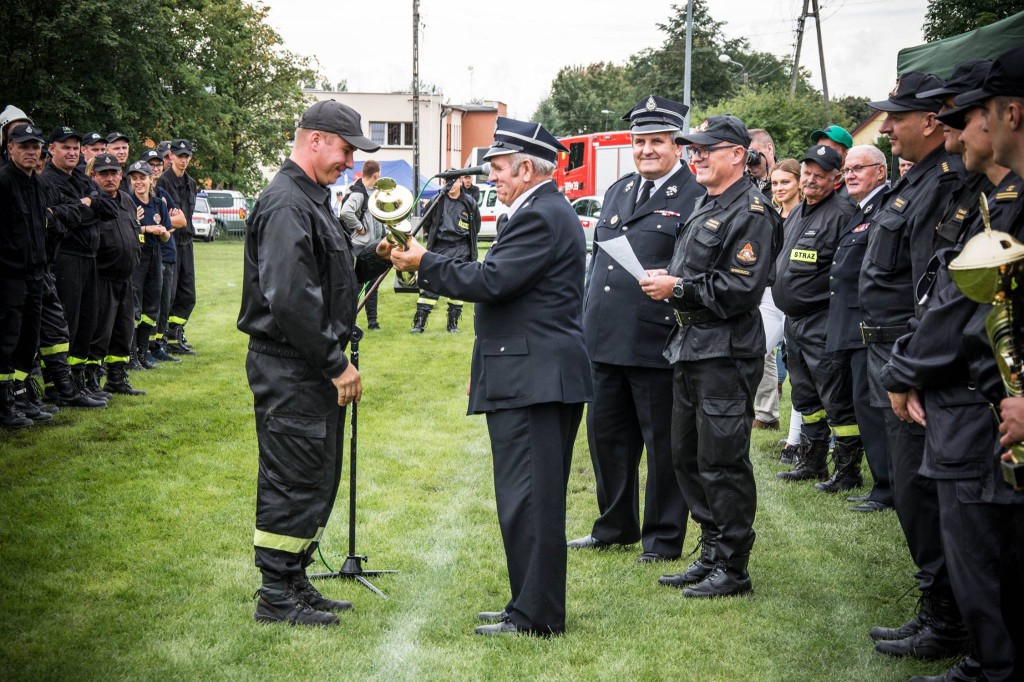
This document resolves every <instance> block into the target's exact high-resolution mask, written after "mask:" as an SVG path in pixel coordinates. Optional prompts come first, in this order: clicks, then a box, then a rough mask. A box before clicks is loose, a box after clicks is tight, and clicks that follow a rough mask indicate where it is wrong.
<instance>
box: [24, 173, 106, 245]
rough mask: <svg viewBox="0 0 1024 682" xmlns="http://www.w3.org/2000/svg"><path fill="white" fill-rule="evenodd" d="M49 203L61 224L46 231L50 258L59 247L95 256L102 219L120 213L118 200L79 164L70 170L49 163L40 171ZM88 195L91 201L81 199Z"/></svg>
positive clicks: (47, 203)
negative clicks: (86, 203) (68, 171)
mask: <svg viewBox="0 0 1024 682" xmlns="http://www.w3.org/2000/svg"><path fill="white" fill-rule="evenodd" d="M39 182H40V184H41V185H42V187H43V190H44V193H45V197H46V206H47V208H49V209H50V212H51V213H52V215H53V216H54V217H56V218H57V224H58V225H59V227H55V228H54V229H50V230H49V231H48V232H47V235H46V236H47V245H46V246H47V251H48V253H49V254H50V257H51V259H52V258H53V257H54V256H55V255H56V252H57V249H58V248H59V249H60V250H61V251H63V252H65V253H72V254H76V255H80V256H94V255H96V249H98V248H99V246H100V228H99V223H100V221H102V220H112V219H114V217H115V216H117V207H118V201H117V199H116V198H114V197H111V196H110V195H109V194H105V193H103V192H101V191H100V188H99V187H98V186H97V185H96V183H95V182H93V181H92V179H91V178H89V177H88V176H87V175H85V174H84V173H82V172H81V171H80V170H79V169H78V168H77V167H76V168H74V169H73V170H72V171H71V174H70V175H69V174H68V173H63V172H61V171H60V170H58V169H57V168H55V167H54V166H53V164H50V163H48V164H46V167H45V168H44V169H43V172H42V173H40V174H39ZM85 197H89V201H90V205H89V206H86V205H85V204H83V203H82V201H81V200H82V199H83V198H85Z"/></svg>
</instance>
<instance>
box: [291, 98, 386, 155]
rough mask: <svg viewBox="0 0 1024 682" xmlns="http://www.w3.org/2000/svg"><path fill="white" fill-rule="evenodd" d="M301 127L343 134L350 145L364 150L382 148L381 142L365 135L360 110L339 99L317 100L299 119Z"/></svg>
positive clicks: (370, 150) (371, 150)
mask: <svg viewBox="0 0 1024 682" xmlns="http://www.w3.org/2000/svg"><path fill="white" fill-rule="evenodd" d="M299 127H300V128H305V129H307V130H322V131H324V132H325V133H334V134H335V135H341V136H342V137H343V138H344V139H345V141H346V142H348V143H349V144H350V145H352V146H353V147H355V148H356V149H361V150H363V151H364V152H375V151H377V150H378V149H380V145H379V144H375V143H374V142H373V141H372V140H370V139H369V138H368V137H366V136H364V135H363V119H362V117H361V116H360V115H359V112H357V111H356V110H355V109H353V108H352V107H350V106H346V105H344V104H342V103H341V102H339V101H337V100H333V99H328V100H324V101H323V102H317V103H316V104H314V105H313V106H311V107H310V108H309V109H306V111H305V113H303V114H302V118H301V119H300V120H299Z"/></svg>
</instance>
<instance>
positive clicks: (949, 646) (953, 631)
mask: <svg viewBox="0 0 1024 682" xmlns="http://www.w3.org/2000/svg"><path fill="white" fill-rule="evenodd" d="M875 651H877V652H878V653H880V654H885V655H887V656H896V657H901V658H902V657H910V658H917V659H921V660H925V661H941V660H942V659H944V658H952V657H954V656H961V655H963V654H964V653H965V652H966V651H967V630H966V628H965V627H964V625H963V623H959V624H953V623H943V622H937V621H934V620H933V619H929V620H928V621H927V622H925V624H924V625H923V626H921V629H920V630H918V631H917V632H915V633H914V634H912V635H910V636H909V637H904V638H903V639H895V640H891V639H883V640H881V641H879V642H877V643H876V644H875Z"/></svg>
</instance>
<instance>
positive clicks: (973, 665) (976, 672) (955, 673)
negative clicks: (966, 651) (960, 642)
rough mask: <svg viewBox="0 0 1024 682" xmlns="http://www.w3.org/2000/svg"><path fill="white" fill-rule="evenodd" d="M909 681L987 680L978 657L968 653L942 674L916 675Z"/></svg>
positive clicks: (958, 681) (967, 681)
mask: <svg viewBox="0 0 1024 682" xmlns="http://www.w3.org/2000/svg"><path fill="white" fill-rule="evenodd" d="M907 682H985V672H984V671H983V670H982V669H981V664H980V663H978V661H977V659H975V658H974V657H972V656H970V655H967V656H966V657H965V658H964V659H963V660H962V661H960V662H959V663H957V664H956V665H954V666H953V667H952V668H950V669H949V670H947V671H946V672H944V673H942V674H941V675H933V676H928V677H924V676H921V675H915V676H914V677H911V678H910V679H909V680H908V681H907Z"/></svg>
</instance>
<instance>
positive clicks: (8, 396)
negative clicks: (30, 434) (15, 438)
mask: <svg viewBox="0 0 1024 682" xmlns="http://www.w3.org/2000/svg"><path fill="white" fill-rule="evenodd" d="M33 424H35V422H34V421H32V420H31V419H29V418H28V417H26V416H25V415H24V414H22V412H21V410H19V409H18V408H17V407H16V406H15V404H14V382H13V381H0V427H3V428H5V429H23V428H25V427H26V426H32V425H33Z"/></svg>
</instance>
